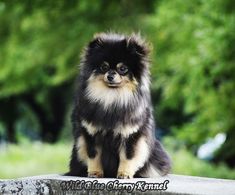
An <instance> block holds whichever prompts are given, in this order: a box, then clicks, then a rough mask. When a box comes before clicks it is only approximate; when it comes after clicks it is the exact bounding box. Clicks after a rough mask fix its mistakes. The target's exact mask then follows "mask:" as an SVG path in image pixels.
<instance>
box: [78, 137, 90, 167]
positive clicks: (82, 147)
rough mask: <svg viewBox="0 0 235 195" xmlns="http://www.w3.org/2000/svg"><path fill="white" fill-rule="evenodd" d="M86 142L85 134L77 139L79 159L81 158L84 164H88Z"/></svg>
mask: <svg viewBox="0 0 235 195" xmlns="http://www.w3.org/2000/svg"><path fill="white" fill-rule="evenodd" d="M86 147H87V146H86V142H85V139H84V137H83V136H80V137H79V138H78V140H77V151H78V157H79V159H78V160H81V161H82V162H83V163H84V164H87V159H88V155H87V148H86Z"/></svg>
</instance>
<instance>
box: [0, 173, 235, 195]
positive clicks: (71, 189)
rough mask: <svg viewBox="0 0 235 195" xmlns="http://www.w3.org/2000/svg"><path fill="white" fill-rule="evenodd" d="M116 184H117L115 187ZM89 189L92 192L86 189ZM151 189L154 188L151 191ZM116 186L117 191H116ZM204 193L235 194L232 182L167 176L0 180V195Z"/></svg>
mask: <svg viewBox="0 0 235 195" xmlns="http://www.w3.org/2000/svg"><path fill="white" fill-rule="evenodd" d="M117 184H118V185H117ZM91 186H92V187H93V188H95V190H94V189H93V190H92V189H90V188H91ZM153 186H155V188H154V189H153ZM117 187H119V188H121V189H119V190H118V189H117ZM144 187H145V188H144ZM143 193H144V194H166V195H167V194H205V195H207V194H208V195H210V194H211V195H216V194H218V195H221V194H226V195H230V194H234V195H235V180H224V179H213V178H203V177H191V176H182V175H168V176H165V177H158V178H139V179H137V178H135V179H129V180H128V179H107V178H102V179H91V178H82V177H67V176H61V175H41V176H33V177H25V178H19V179H12V180H0V194H22V195H25V194H40V195H41V194H42V195H43V194H56V195H57V194H81V195H83V194H84V195H85V194H86V195H89V194H92V195H93V194H94V195H95V194H97V195H98V194H101V195H106V194H143Z"/></svg>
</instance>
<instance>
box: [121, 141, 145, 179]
mask: <svg viewBox="0 0 235 195" xmlns="http://www.w3.org/2000/svg"><path fill="white" fill-rule="evenodd" d="M149 154H150V149H149V147H148V144H147V140H146V138H145V137H141V138H140V139H139V140H138V142H137V144H136V148H135V154H134V157H133V158H132V159H127V158H126V152H125V148H124V147H122V148H121V151H120V163H119V167H118V176H120V175H125V176H128V177H129V178H133V176H134V174H135V173H136V171H138V170H139V169H140V168H141V167H143V166H144V163H145V162H146V161H147V159H148V157H149Z"/></svg>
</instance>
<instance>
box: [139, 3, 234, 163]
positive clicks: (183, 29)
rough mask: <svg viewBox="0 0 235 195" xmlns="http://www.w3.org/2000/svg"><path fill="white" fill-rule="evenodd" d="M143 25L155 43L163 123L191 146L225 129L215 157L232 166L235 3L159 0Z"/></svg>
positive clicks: (156, 83)
mask: <svg viewBox="0 0 235 195" xmlns="http://www.w3.org/2000/svg"><path fill="white" fill-rule="evenodd" d="M144 24H145V26H144V27H143V28H146V32H147V33H148V34H149V37H150V39H151V40H152V41H153V42H154V45H156V46H157V48H156V53H154V56H153V59H154V60H156V61H157V64H158V65H157V66H155V67H153V70H152V72H153V81H154V86H153V89H154V90H157V91H158V92H160V94H158V99H157V100H158V102H157V104H156V106H157V110H158V111H157V113H156V114H157V117H158V118H160V120H159V122H160V123H159V125H160V126H164V127H167V128H170V127H171V128H172V127H173V130H174V132H175V135H176V136H177V137H178V138H180V139H181V140H183V141H184V142H185V143H186V144H187V145H188V147H189V148H191V149H193V148H197V146H198V145H200V144H202V143H203V142H204V141H206V139H207V138H208V137H211V136H214V135H215V134H217V133H219V132H226V134H227V136H228V139H227V140H226V142H225V144H224V146H223V147H222V149H221V150H220V151H219V153H218V156H217V159H219V160H225V161H227V162H228V163H229V164H230V165H232V166H234V165H235V161H234V159H235V150H234V148H235V142H234V140H235V133H234V131H235V120H234V117H235V90H234V89H235V77H234V72H235V6H234V2H233V1H232V0H213V1H212V0H209V1H202V0H197V1H193V2H192V1H190V2H189V1H188V2H187V1H182V0H175V1H171V0H167V1H161V2H160V4H158V6H157V8H156V14H154V15H152V16H149V17H147V18H146V19H145V23H144ZM232 140H233V141H232ZM195 146H196V147H195ZM228 150H229V152H228Z"/></svg>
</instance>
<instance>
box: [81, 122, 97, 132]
mask: <svg viewBox="0 0 235 195" xmlns="http://www.w3.org/2000/svg"><path fill="white" fill-rule="evenodd" d="M82 126H83V127H85V128H86V130H87V132H88V133H89V134H90V135H94V134H95V133H96V132H97V131H98V129H99V128H97V127H95V126H94V125H92V123H88V122H87V121H86V120H82Z"/></svg>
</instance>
